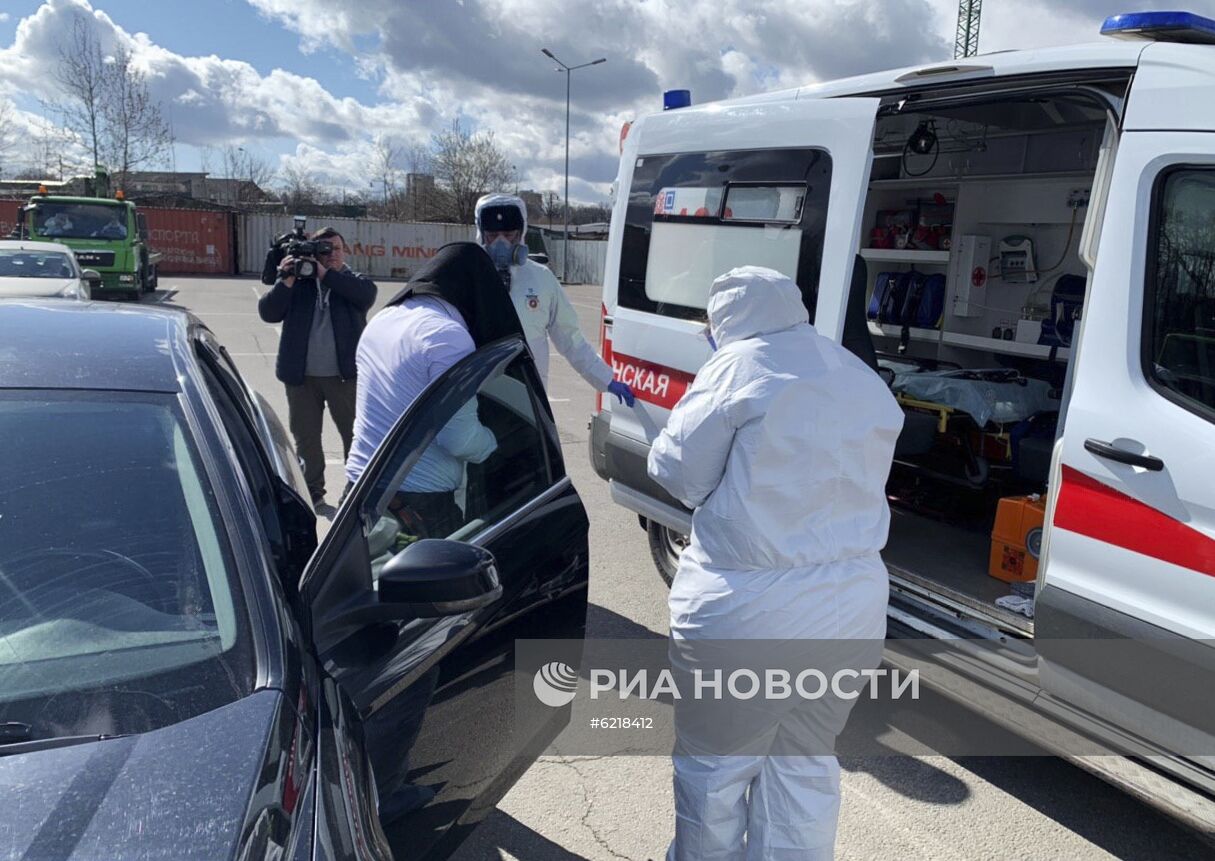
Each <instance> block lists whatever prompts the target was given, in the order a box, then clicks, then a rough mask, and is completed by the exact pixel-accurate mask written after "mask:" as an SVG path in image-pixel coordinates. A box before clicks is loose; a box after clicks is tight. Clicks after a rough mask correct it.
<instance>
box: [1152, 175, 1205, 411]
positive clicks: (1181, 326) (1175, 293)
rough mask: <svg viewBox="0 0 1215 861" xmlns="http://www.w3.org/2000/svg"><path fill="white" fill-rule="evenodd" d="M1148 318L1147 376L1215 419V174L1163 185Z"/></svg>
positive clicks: (1172, 178)
mask: <svg viewBox="0 0 1215 861" xmlns="http://www.w3.org/2000/svg"><path fill="white" fill-rule="evenodd" d="M1154 197H1155V200H1154V206H1153V229H1152V234H1151V237H1150V242H1151V243H1152V245H1151V249H1150V250H1151V259H1150V262H1149V266H1148V284H1147V295H1146V297H1145V305H1144V308H1145V319H1144V338H1143V347H1144V354H1143V359H1144V371H1145V373H1146V375H1147V378H1148V379H1149V380H1150V381H1151V382H1152V383H1153V385H1154V386H1155V387H1156V389H1157V390H1158V391H1160V392H1162V393H1163V394H1164V395H1165V396H1166V397H1168V398H1169V399H1170V400H1173V401H1176V402H1177V403H1179V404H1181V405H1182V406H1184V407H1186V408H1187V409H1190V410H1192V411H1194V412H1196V413H1198V414H1199V415H1202V416H1204V417H1205V418H1207V419H1209V420H1211V421H1215V169H1211V168H1197V167H1195V168H1191V167H1184V168H1177V169H1174V170H1171V171H1168V172H1167V173H1165V174H1163V175H1162V176H1161V177H1160V179H1159V180H1157V184H1156V191H1155V195H1154Z"/></svg>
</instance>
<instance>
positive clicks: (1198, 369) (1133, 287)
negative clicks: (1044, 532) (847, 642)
mask: <svg viewBox="0 0 1215 861" xmlns="http://www.w3.org/2000/svg"><path fill="white" fill-rule="evenodd" d="M1208 59H1209V58H1208ZM1145 80H1146V76H1141V79H1140V80H1139V81H1137V82H1136V84H1135V87H1136V88H1141V87H1142V85H1143V84H1144V82H1145ZM1207 80H1209V74H1208V77H1207ZM1208 86H1209V85H1208ZM1194 97H1195V95H1194V94H1192V95H1190V96H1189V97H1188V98H1194ZM1137 98H1139V99H1140V100H1141V106H1145V107H1151V106H1152V104H1153V103H1156V104H1158V103H1159V100H1158V99H1156V98H1153V97H1152V95H1151V94H1150V93H1144V92H1136V93H1133V94H1132V97H1131V103H1132V105H1134V104H1135V101H1136V99H1137ZM1203 98H1206V97H1203ZM1131 120H1132V118H1131V117H1130V116H1129V115H1128V121H1127V122H1126V124H1125V125H1124V128H1123V132H1122V135H1121V139H1120V140H1119V142H1118V149H1117V155H1116V156H1115V157H1114V159H1113V163H1112V171H1111V173H1110V175H1109V183H1108V197H1107V199H1106V200H1105V201H1104V215H1103V216H1101V218H1102V219H1103V220H1102V221H1100V222H1099V225H1100V251H1099V253H1096V254H1095V260H1094V265H1093V269H1092V271H1091V274H1090V278H1089V286H1088V292H1087V296H1086V297H1085V302H1084V306H1083V311H1082V322H1081V323H1079V324H1077V331H1079V332H1080V344H1079V349H1078V350H1073V356H1074V358H1073V361H1074V362H1075V366H1074V368H1073V369H1072V372H1073V375H1074V376H1073V382H1072V393H1071V397H1070V402H1069V404H1068V406H1067V413H1066V416H1065V419H1064V425H1063V435H1062V439H1061V440H1060V441H1059V442H1058V443H1056V447H1055V457H1054V464H1053V469H1052V474H1051V488H1050V489H1051V499H1050V507H1049V510H1048V517H1049V520H1050V523H1051V528H1050V529H1049V530H1048V537H1047V543H1046V547H1045V548H1044V552H1045V564H1044V565H1043V566H1042V568H1041V573H1040V574H1039V578H1040V579H1039V582H1038V593H1037V600H1036V612H1035V616H1036V619H1035V632H1034V638H1035V643H1036V646H1037V651H1038V654H1039V657H1040V670H1041V676H1040V678H1041V683H1042V687H1043V688H1044V690H1045V691H1046V692H1047V693H1048V694H1050V697H1051V699H1052V700H1053V701H1054V703H1055V704H1056V705H1058V706H1059V707H1061V708H1064V709H1079V710H1080V711H1081V712H1084V713H1087V714H1088V715H1090V716H1096V717H1097V718H1099V719H1101V720H1103V721H1105V722H1106V723H1107V725H1108V726H1110V727H1112V728H1117V729H1118V730H1120V731H1121V732H1122V733H1129V734H1131V736H1133V737H1135V738H1137V739H1140V740H1145V741H1148V742H1150V743H1152V744H1154V745H1158V746H1159V748H1160V749H1163V750H1166V751H1170V752H1172V753H1174V754H1176V755H1180V756H1186V757H1193V756H1200V755H1204V754H1205V755H1208V756H1209V755H1211V754H1215V732H1213V725H1215V713H1213V712H1212V710H1211V709H1210V693H1209V692H1210V691H1211V689H1212V683H1213V681H1215V253H1213V250H1212V249H1213V247H1215V246H1213V245H1212V237H1213V236H1215V234H1213V233H1212V221H1211V215H1210V213H1211V212H1213V211H1215V134H1213V133H1212V132H1211V131H1200V130H1193V131H1154V130H1151V128H1143V127H1139V128H1136V125H1135V123H1134V122H1133V121H1131ZM1156 128H1159V126H1156ZM1208 128H1209V127H1208ZM1100 183H1101V180H1100V179H1099V180H1098V186H1097V188H1099V187H1100ZM1097 188H1095V189H1094V190H1095V191H1096V190H1097Z"/></svg>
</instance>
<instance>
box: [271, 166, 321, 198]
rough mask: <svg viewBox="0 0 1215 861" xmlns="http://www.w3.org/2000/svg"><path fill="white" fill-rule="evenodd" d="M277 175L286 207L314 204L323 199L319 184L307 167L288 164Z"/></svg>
mask: <svg viewBox="0 0 1215 861" xmlns="http://www.w3.org/2000/svg"><path fill="white" fill-rule="evenodd" d="M279 176H280V180H281V182H280V187H281V190H282V197H283V203H285V204H287V206H288V207H300V206H315V205H316V204H318V203H321V202H323V201H324V198H325V195H324V192H323V190H322V189H321V184H320V183H319V182H318V181H317V178H316V176H315V175H314V174H313V173H312V172H311V171H309V170H308V169H307V168H305V167H302V166H300V165H294V164H289V165H287V166H286V167H284V168H283V169H282V171H281V172H280V174H279Z"/></svg>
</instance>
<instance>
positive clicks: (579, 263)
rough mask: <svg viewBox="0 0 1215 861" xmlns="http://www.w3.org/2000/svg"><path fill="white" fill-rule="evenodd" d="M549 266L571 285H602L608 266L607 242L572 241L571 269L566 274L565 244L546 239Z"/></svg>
mask: <svg viewBox="0 0 1215 861" xmlns="http://www.w3.org/2000/svg"><path fill="white" fill-rule="evenodd" d="M545 244H546V245H547V246H548V265H549V268H550V269H552V270H553V272H555V273H556V274H557V277H558V278H561V277H562V276H563V275H564V276H565V279H566V280H567V281H568V282H569V283H571V284H602V283H603V270H604V268H605V267H606V266H607V245H608V244H607V240H605V239H570V268H569V273H568V274H566V273H565V263H564V253H565V251H564V250H565V243H564V242H563V241H562V240H561V239H560V238H546V239H545Z"/></svg>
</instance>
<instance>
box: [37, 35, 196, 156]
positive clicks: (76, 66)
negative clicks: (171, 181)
mask: <svg viewBox="0 0 1215 861" xmlns="http://www.w3.org/2000/svg"><path fill="white" fill-rule="evenodd" d="M55 82H56V84H58V86H59V90H60V92H61V98H60V100H59V101H57V102H56V103H54V105H53V106H52V107H53V109H54V110H55V112H56V113H57V114H58V115H59V117H60V120H61V122H62V124H63V125H64V127H66V128H67V129H68V130H69V131H70V132H72V133H73V134H75V135H76V136H77V137H78V138H79V139H80V140H82V141H83V142H84V144H85V146H86V147H87V149H88V151H89V154H90V155H91V156H92V160H93V165H94V167H108V168H110V169H111V170H113V171H114V172H115V173H117V174H119V176H120V177H125V176H126V174H127V173H129V172H130V171H132V170H134V169H137V168H139V167H143V166H146V165H149V164H154V163H157V162H159V161H161V160H162V159H163V158H164V157H165V156H166V155H168V154H169V153H170V152H171V150H172V145H173V135H172V132H171V131H170V128H169V124H168V122H167V121H166V120H165V117H164V115H163V114H162V112H161V109H160V104H159V103H158V102H157V101H155V100H154V99H153V98H152V95H151V93H150V92H149V90H148V82H147V76H146V75H144V73H143V72H141V71H140V70H139V69H137V68H136V67H135V65H134V64H133V63H132V57H131V52H130V51H128V50H127V49H125V48H123V47H119V48H117V49H116V50H115V52H114V54H113V55H112V56H108V57H107V56H106V55H105V54H104V53H103V52H102V50H101V44H100V42H98V40H97V37H96V36H95V35H94V34H93V33H92V31H90V30H89V28H88V25H87V24H86V23H85V21H84V20H83V19H81V18H77V19H76V20H75V21H73V22H72V35H71V38H70V40H69V41H68V42H67V44H65V45H60V47H59V63H58V66H57V67H56V70H55Z"/></svg>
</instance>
